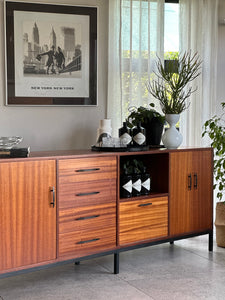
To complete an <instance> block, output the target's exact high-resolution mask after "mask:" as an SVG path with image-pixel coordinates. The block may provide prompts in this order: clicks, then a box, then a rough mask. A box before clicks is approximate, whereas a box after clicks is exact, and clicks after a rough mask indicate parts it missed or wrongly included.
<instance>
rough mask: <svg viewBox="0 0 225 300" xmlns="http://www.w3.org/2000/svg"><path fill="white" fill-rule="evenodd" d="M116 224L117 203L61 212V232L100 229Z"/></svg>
mask: <svg viewBox="0 0 225 300" xmlns="http://www.w3.org/2000/svg"><path fill="white" fill-rule="evenodd" d="M115 226H116V203H114V204H102V205H97V206H90V207H84V208H79V209H65V210H60V212H59V233H65V232H71V231H85V230H98V229H104V228H105V227H115Z"/></svg>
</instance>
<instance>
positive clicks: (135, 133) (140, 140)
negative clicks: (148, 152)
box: [132, 122, 146, 146]
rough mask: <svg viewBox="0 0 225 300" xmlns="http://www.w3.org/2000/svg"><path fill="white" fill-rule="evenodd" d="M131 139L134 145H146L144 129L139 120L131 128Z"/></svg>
mask: <svg viewBox="0 0 225 300" xmlns="http://www.w3.org/2000/svg"><path fill="white" fill-rule="evenodd" d="M132 141H133V145H134V146H145V145H146V130H145V128H144V127H142V126H141V122H138V124H137V126H134V127H133V128H132Z"/></svg>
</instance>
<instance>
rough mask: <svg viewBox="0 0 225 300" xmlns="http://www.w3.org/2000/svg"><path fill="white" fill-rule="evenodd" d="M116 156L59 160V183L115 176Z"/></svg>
mask: <svg viewBox="0 0 225 300" xmlns="http://www.w3.org/2000/svg"><path fill="white" fill-rule="evenodd" d="M116 167H117V161H116V157H114V156H112V157H94V158H93V157H91V158H82V159H64V160H59V163H58V175H59V184H62V183H70V182H84V181H91V180H94V181H97V180H101V179H112V178H114V179H115V178H116V169H117V168H116Z"/></svg>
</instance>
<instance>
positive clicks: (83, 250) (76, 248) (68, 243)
mask: <svg viewBox="0 0 225 300" xmlns="http://www.w3.org/2000/svg"><path fill="white" fill-rule="evenodd" d="M114 247H116V228H115V227H114V226H113V227H112V226H110V227H107V228H104V229H103V228H102V229H99V230H94V231H78V232H77V231H76V232H69V233H64V234H60V235H59V256H65V255H66V256H69V255H73V257H81V256H85V255H91V254H94V253H98V252H101V251H106V250H108V249H112V248H114Z"/></svg>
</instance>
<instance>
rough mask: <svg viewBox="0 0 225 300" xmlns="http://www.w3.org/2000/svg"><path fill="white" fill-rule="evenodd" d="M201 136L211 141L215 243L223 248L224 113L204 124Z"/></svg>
mask: <svg viewBox="0 0 225 300" xmlns="http://www.w3.org/2000/svg"><path fill="white" fill-rule="evenodd" d="M221 106H222V109H225V102H222V103H221ZM203 128H204V131H203V133H202V136H203V137H204V136H205V135H206V134H207V135H208V136H209V138H210V139H211V146H212V147H213V149H214V155H215V159H214V174H215V184H214V186H213V188H214V189H217V193H216V197H217V199H218V200H219V202H217V204H216V219H215V226H216V242H217V245H218V246H220V247H225V200H224V201H222V200H223V196H224V192H225V118H224V113H223V114H222V115H221V116H219V117H218V116H214V117H212V118H211V119H209V120H207V121H206V122H205V124H204V127H203Z"/></svg>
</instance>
